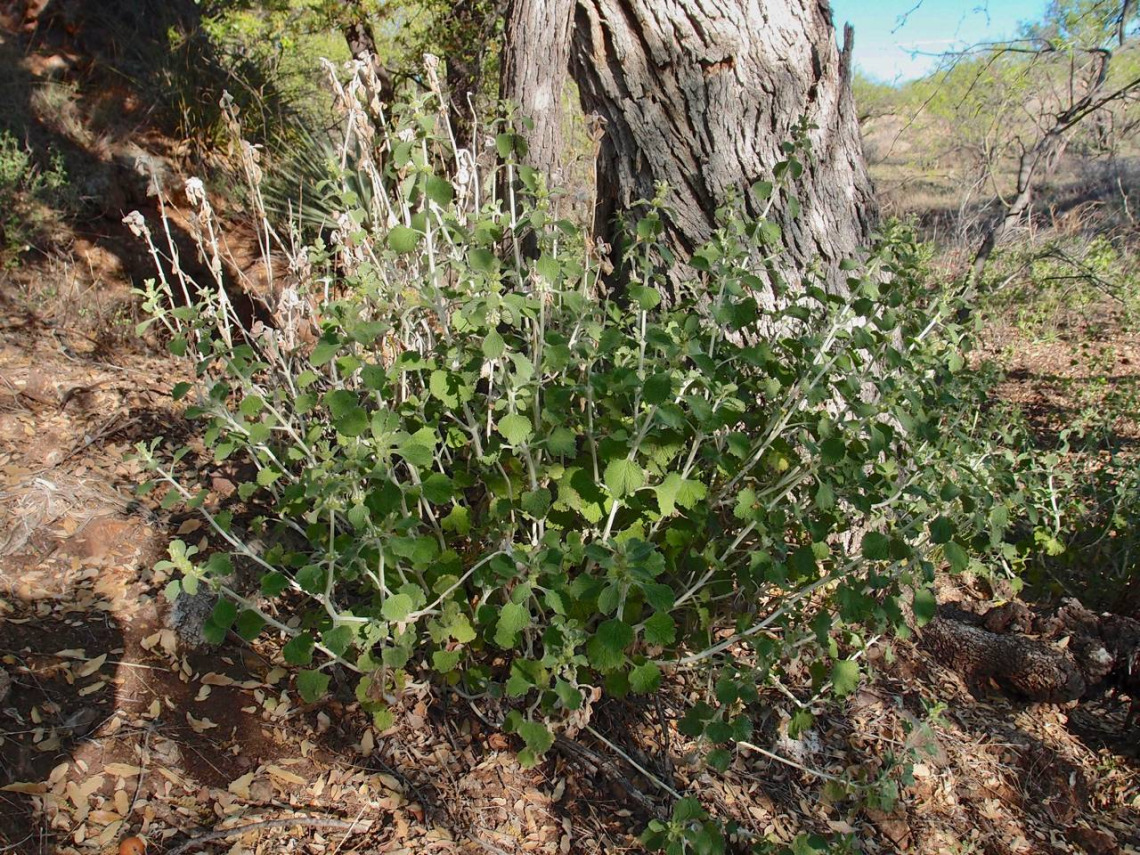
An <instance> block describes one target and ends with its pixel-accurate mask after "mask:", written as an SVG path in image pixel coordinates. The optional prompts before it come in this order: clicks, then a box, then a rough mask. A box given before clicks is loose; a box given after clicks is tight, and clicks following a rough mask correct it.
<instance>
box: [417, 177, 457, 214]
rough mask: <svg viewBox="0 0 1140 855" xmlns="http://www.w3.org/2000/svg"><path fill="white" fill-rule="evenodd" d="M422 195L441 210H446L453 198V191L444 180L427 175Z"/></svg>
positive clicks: (449, 183)
mask: <svg viewBox="0 0 1140 855" xmlns="http://www.w3.org/2000/svg"><path fill="white" fill-rule="evenodd" d="M424 194H425V195H426V196H427V197H428V198H429V199H431V200H432V201H433V202H435V203H436V204H437V205H439V206H440V207H441V208H446V207H447V206H448V205H450V204H451V202H452V200H453V199H454V198H455V189H454V188H453V187H452V186H451V182H450V181H448V180H447V179H446V178H440V177H439V176H438V175H429V176H428V179H427V181H426V182H425V184H424Z"/></svg>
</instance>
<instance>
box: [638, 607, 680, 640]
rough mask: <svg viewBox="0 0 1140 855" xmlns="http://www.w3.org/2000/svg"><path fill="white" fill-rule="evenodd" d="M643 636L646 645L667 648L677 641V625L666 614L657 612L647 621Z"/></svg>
mask: <svg viewBox="0 0 1140 855" xmlns="http://www.w3.org/2000/svg"><path fill="white" fill-rule="evenodd" d="M642 634H643V635H644V637H645V641H646V643H648V644H660V645H661V646H663V647H666V646H668V645H670V644H672V643H673V642H675V641H676V640H677V623H676V621H674V620H673V618H672V617H671V616H670V615H668V614H666V613H665V612H657V613H656V614H654V615H652V616H650V617H649V619H648V620H646V621H645V626H644V628H643V633H642Z"/></svg>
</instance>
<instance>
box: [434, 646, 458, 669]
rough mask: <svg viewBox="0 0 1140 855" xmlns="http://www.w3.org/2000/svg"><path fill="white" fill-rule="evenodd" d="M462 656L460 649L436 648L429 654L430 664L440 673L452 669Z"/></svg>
mask: <svg viewBox="0 0 1140 855" xmlns="http://www.w3.org/2000/svg"><path fill="white" fill-rule="evenodd" d="M462 656H463V651H462V650H436V651H435V652H434V653H432V655H431V665H432V668H434V669H435V670H436V671H437V672H439V673H440V674H447V673H449V672H451V671H454V670H455V669H456V667H457V666H458V665H459V660H460V658H461V657H462Z"/></svg>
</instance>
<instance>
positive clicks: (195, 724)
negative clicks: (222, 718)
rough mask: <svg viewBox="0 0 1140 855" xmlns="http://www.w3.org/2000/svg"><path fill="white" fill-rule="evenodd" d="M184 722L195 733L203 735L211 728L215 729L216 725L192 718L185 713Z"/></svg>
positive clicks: (205, 720)
mask: <svg viewBox="0 0 1140 855" xmlns="http://www.w3.org/2000/svg"><path fill="white" fill-rule="evenodd" d="M186 721H187V723H189V725H190V727H192V728H193V729H194V732H195V733H204V732H205V731H207V730H210V729H211V728H214V727H217V725H216V724H214V722H212V721H210V720H209V719H208V718H194V716H192V715H190V713H186Z"/></svg>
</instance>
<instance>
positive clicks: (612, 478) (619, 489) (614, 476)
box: [604, 458, 645, 499]
mask: <svg viewBox="0 0 1140 855" xmlns="http://www.w3.org/2000/svg"><path fill="white" fill-rule="evenodd" d="M604 478H605V482H606V487H607V488H608V489H609V491H610V492H611V493H613V494H614V495H615V496H617V497H618V498H619V499H620V498H623V497H625V496H628V495H629V494H630V493H634V492H636V491H637V490H639V489H641V487H642V485H643V484H645V473H644V472H643V471H642V469H641V467H640V466H638V465H637V462H636V461H634V460H626V459H625V458H619V459H618V460H611V461H610V462H609V465H608V466H606V472H605V476H604Z"/></svg>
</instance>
